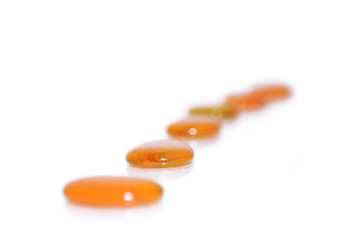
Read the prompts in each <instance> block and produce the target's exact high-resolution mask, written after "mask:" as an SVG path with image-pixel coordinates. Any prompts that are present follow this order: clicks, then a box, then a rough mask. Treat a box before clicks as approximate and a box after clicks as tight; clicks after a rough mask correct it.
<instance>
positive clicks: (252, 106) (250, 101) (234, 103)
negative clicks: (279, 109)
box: [226, 93, 267, 112]
mask: <svg viewBox="0 0 361 240" xmlns="http://www.w3.org/2000/svg"><path fill="white" fill-rule="evenodd" d="M266 103H267V101H266V100H265V99H264V97H263V96H258V95H257V94H252V93H251V94H237V95H231V96H229V97H228V98H227V101H226V104H228V105H229V106H230V107H233V108H234V109H236V110H237V111H239V112H242V111H253V110H258V109H261V108H262V107H264V106H265V105H266Z"/></svg>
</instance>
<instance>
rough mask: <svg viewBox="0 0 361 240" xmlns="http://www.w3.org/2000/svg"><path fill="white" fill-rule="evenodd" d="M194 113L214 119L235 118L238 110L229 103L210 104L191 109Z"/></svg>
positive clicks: (190, 111)
mask: <svg viewBox="0 0 361 240" xmlns="http://www.w3.org/2000/svg"><path fill="white" fill-rule="evenodd" d="M189 113H190V114H192V115H204V116H209V117H211V118H213V119H226V118H234V117H236V116H237V113H238V112H237V111H236V110H235V109H234V108H232V107H230V106H227V105H223V106H208V107H195V108H192V109H190V110H189Z"/></svg>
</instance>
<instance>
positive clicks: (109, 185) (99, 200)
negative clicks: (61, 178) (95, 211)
mask: <svg viewBox="0 0 361 240" xmlns="http://www.w3.org/2000/svg"><path fill="white" fill-rule="evenodd" d="M64 194H65V196H66V198H67V199H68V200H69V201H71V202H73V203H76V204H81V205H88V206H95V207H130V206H139V205H144V204H150V203H154V202H156V201H158V200H159V199H160V197H161V196H162V194H163V189H162V187H161V186H160V185H159V184H158V183H156V182H153V181H150V180H147V179H142V178H128V177H88V178H82V179H78V180H75V181H73V182H70V183H68V184H67V185H66V186H65V188H64Z"/></svg>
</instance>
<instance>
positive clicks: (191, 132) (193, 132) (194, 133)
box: [189, 128, 197, 136]
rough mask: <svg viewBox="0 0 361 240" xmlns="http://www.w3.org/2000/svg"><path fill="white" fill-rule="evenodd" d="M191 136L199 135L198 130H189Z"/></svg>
mask: <svg viewBox="0 0 361 240" xmlns="http://www.w3.org/2000/svg"><path fill="white" fill-rule="evenodd" d="M189 134H190V135H193V136H194V135H196V134H197V129H195V128H191V129H189Z"/></svg>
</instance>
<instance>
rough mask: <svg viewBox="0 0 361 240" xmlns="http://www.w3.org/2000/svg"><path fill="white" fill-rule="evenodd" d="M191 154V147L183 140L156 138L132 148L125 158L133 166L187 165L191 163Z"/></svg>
mask: <svg viewBox="0 0 361 240" xmlns="http://www.w3.org/2000/svg"><path fill="white" fill-rule="evenodd" d="M193 156H194V151H193V149H192V148H191V147H190V146H189V145H188V144H186V143H184V142H180V141H176V140H158V141H152V142H148V143H144V144H142V145H140V146H138V147H135V148H133V149H132V150H130V151H129V152H128V154H127V156H126V159H127V161H128V163H129V164H130V165H131V166H133V167H140V168H167V167H180V166H184V165H187V164H189V163H191V161H192V159H193Z"/></svg>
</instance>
